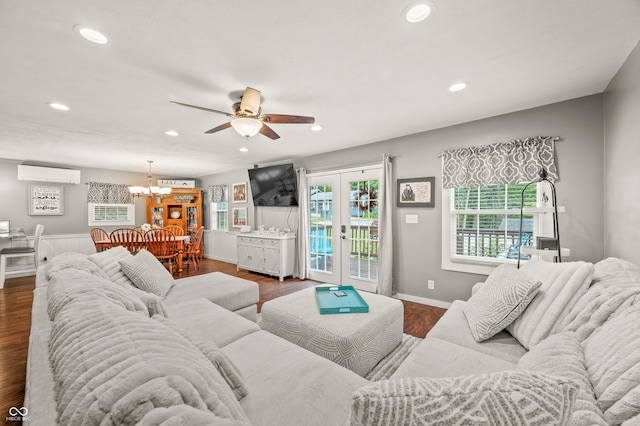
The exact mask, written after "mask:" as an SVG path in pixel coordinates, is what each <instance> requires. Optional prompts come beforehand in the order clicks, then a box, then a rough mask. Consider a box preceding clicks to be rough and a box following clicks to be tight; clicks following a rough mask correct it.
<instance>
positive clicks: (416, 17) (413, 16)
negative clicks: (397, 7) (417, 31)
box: [402, 0, 435, 24]
mask: <svg viewBox="0 0 640 426" xmlns="http://www.w3.org/2000/svg"><path fill="white" fill-rule="evenodd" d="M434 6H435V5H434V3H433V2H431V1H428V0H423V1H417V2H413V3H411V4H410V5H409V6H407V7H405V8H404V11H403V12H402V16H404V18H405V19H406V20H407V21H408V22H410V23H412V24H415V23H418V22H422V21H424V20H425V19H427V18H428V17H429V15H431V13H432V12H433V9H434Z"/></svg>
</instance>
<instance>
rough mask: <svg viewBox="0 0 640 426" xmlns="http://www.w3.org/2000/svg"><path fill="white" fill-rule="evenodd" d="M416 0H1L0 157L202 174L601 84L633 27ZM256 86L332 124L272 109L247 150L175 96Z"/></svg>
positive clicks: (578, 4) (223, 104) (569, 15)
mask: <svg viewBox="0 0 640 426" xmlns="http://www.w3.org/2000/svg"><path fill="white" fill-rule="evenodd" d="M410 2H411V0H405V1H397V0H396V1H389V0H379V1H371V0H349V1H344V0H324V1H314V2H310V1H304V2H301V1H293V0H271V1H263V0H245V1H222V0H171V1H170V0H164V1H158V0H154V1H151V0H136V1H131V0H109V1H98V0H47V1H42V0H3V1H1V2H0V40H1V41H0V58H1V59H0V61H1V62H0V99H1V100H2V103H1V104H0V157H2V158H10V159H18V160H24V161H25V162H30V163H31V164H58V165H69V166H76V167H98V168H107V169H115V170H126V171H134V172H146V171H147V163H146V160H155V163H154V165H153V172H154V173H158V174H164V175H172V176H174V177H199V176H203V175H208V174H212V173H217V172H221V171H225V170H231V169H238V168H243V167H246V166H248V165H251V164H261V163H269V162H274V161H280V160H284V159H294V158H298V157H304V156H307V155H312V154H317V153H321V152H326V151H332V150H337V149H342V148H346V147H350V146H356V145H363V144H368V143H372V142H376V141H381V140H386V139H390V138H395V137H399V136H403V135H407V134H413V133H417V132H422V131H425V130H430V129H434V128H439V127H444V126H449V125H453V124H457V123H461V122H467V121H471V120H476V119H480V118H485V117H490V116H495V115H499V114H503V113H508V112H512V111H517V110H522V109H527V108H531V107H535V106H540V105H545V104H549V103H554V102H558V101H562V100H566V99H572V98H576V97H580V96H585V95H590V94H594V93H600V92H602V91H603V90H604V89H605V88H606V86H607V84H608V83H609V81H610V80H611V78H612V77H613V76H614V75H615V73H616V72H617V70H618V69H619V68H620V66H621V65H622V64H623V62H624V61H625V59H626V58H627V56H628V54H629V53H630V52H631V50H632V49H633V48H634V47H635V46H636V44H637V42H638V40H639V39H640V2H638V0H615V1H602V0H562V1H558V0H537V1H526V2H525V1H514V0H483V1H469V0H435V2H436V5H437V9H436V12H435V14H434V15H433V16H432V17H430V18H429V19H428V20H427V21H424V22H422V23H419V24H409V23H407V22H406V21H404V20H403V19H402V17H401V13H402V10H403V9H404V8H405V6H406V5H407V4H409V3H410ZM77 24H80V25H85V26H89V27H92V28H95V29H97V30H99V31H102V32H103V33H105V34H106V35H107V36H108V37H109V39H110V43H109V44H107V45H96V44H93V43H90V42H88V41H86V40H84V39H83V38H81V37H80V36H79V35H78V34H77V33H76V32H74V30H73V26H74V25H77ZM457 81H467V82H469V83H470V86H469V88H468V89H467V90H465V91H463V92H458V93H450V92H448V90H447V88H448V86H449V85H450V84H451V83H453V82H457ZM246 86H251V87H254V88H257V89H258V90H261V91H262V94H263V96H264V99H263V104H262V107H263V112H265V113H279V114H297V115H310V116H314V117H316V122H317V123H319V124H321V125H322V126H323V127H324V129H323V130H322V132H319V133H315V132H311V131H310V126H309V125H305V124H274V125H272V128H273V129H274V130H275V131H276V132H277V133H279V134H280V136H281V138H280V139H278V140H276V141H272V140H270V139H268V138H266V137H265V136H262V135H257V136H255V137H253V138H251V139H249V142H248V143H249V149H250V151H249V152H248V153H245V154H243V153H241V152H239V151H238V148H239V147H241V146H242V145H243V144H244V143H245V140H244V138H243V137H241V136H240V135H238V134H237V133H236V132H235V131H234V130H233V129H227V130H224V131H221V132H219V133H216V134H210V135H209V134H204V132H205V131H206V130H208V129H211V128H212V127H215V126H217V125H219V124H223V123H224V122H225V121H228V119H227V117H225V116H223V115H217V114H213V113H208V112H204V111H199V110H195V109H189V108H184V107H180V106H176V105H173V104H170V103H169V101H172V100H175V101H181V102H185V103H190V104H195V105H200V106H204V107H208V108H213V109H218V110H224V111H229V112H231V104H232V103H233V102H234V99H232V97H231V96H230V94H231V93H232V92H237V91H242V90H243V89H244V88H245V87H246ZM48 102H62V103H65V104H67V105H68V106H69V107H70V108H71V110H70V111H68V112H61V111H56V110H53V109H51V108H50V107H49V106H48V105H47V103H48ZM168 129H173V130H176V131H178V132H179V133H180V136H179V137H170V136H166V135H165V134H164V131H165V130H168Z"/></svg>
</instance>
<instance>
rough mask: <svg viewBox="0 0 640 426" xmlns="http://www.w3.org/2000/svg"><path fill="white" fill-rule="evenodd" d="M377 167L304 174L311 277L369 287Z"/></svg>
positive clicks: (373, 280) (374, 264)
mask: <svg viewBox="0 0 640 426" xmlns="http://www.w3.org/2000/svg"><path fill="white" fill-rule="evenodd" d="M380 172H381V170H380V169H379V168H375V169H369V170H358V171H355V172H343V173H335V174H326V175H320V176H312V177H309V179H308V183H309V224H310V235H309V236H308V238H309V251H310V257H311V259H310V261H311V272H310V276H311V278H312V279H314V280H317V281H322V282H326V283H330V284H337V285H352V286H354V287H356V288H358V289H360V290H365V291H371V292H375V291H376V287H377V283H378V230H379V227H380V226H382V224H381V223H380V221H379V219H378V210H379V205H378V183H379V179H380Z"/></svg>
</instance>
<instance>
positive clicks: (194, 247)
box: [185, 226, 204, 271]
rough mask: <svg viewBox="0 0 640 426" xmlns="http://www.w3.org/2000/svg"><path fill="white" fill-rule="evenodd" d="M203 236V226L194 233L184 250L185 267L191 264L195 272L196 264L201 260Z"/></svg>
mask: <svg viewBox="0 0 640 426" xmlns="http://www.w3.org/2000/svg"><path fill="white" fill-rule="evenodd" d="M203 234H204V226H201V227H200V228H199V229H198V230H197V231H196V233H195V234H193V235H192V236H191V237H190V238H189V244H187V246H186V249H185V258H186V263H187V266H191V265H192V264H193V269H195V270H196V271H197V270H198V263H200V259H202V257H201V256H202V253H201V246H202V236H203Z"/></svg>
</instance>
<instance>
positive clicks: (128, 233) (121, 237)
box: [109, 228, 145, 254]
mask: <svg viewBox="0 0 640 426" xmlns="http://www.w3.org/2000/svg"><path fill="white" fill-rule="evenodd" d="M109 239H110V240H111V247H115V246H123V247H124V248H126V249H127V250H129V251H130V252H131V253H132V254H135V253H137V252H138V251H139V250H140V249H143V248H144V247H145V240H144V237H143V236H142V234H141V233H140V232H138V231H136V230H135V229H131V228H118V229H116V230H115V231H113V232H111V234H110V235H109Z"/></svg>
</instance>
